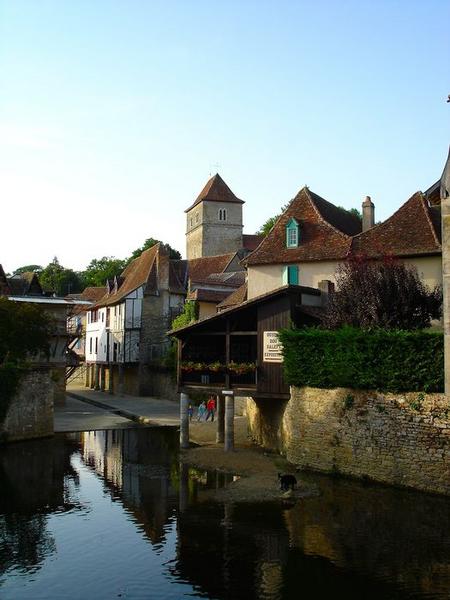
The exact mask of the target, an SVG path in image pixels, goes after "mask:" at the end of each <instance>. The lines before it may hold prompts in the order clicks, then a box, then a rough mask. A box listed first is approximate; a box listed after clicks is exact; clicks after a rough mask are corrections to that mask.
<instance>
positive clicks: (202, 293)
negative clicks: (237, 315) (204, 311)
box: [187, 288, 230, 304]
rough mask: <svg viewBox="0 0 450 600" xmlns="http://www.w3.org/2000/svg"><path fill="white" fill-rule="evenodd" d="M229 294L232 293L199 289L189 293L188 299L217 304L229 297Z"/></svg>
mask: <svg viewBox="0 0 450 600" xmlns="http://www.w3.org/2000/svg"><path fill="white" fill-rule="evenodd" d="M229 294H230V292H224V291H222V290H205V289H203V288H197V289H196V290H194V291H192V292H189V294H188V296H187V299H188V300H198V301H200V302H213V303H214V304H217V303H218V302H221V301H222V300H223V299H224V298H226V297H227V296H229Z"/></svg>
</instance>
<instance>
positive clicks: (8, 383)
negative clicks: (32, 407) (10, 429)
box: [0, 298, 50, 425]
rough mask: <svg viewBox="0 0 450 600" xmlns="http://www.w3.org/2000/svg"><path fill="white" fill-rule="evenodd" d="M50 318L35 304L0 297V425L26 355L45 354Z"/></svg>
mask: <svg viewBox="0 0 450 600" xmlns="http://www.w3.org/2000/svg"><path fill="white" fill-rule="evenodd" d="M49 326H50V320H49V318H48V317H47V316H46V315H45V314H43V312H42V311H41V310H40V309H39V308H38V307H37V306H36V305H34V304H27V303H22V302H12V301H10V300H8V299H7V298H0V425H1V423H2V422H3V419H4V418H5V416H6V414H7V412H8V407H9V403H10V401H11V398H12V397H13V396H14V392H15V391H16V389H17V386H18V384H19V381H20V376H21V373H22V369H23V367H24V366H25V360H26V358H27V357H28V356H29V355H34V354H37V353H39V352H43V353H45V354H46V353H48V349H49Z"/></svg>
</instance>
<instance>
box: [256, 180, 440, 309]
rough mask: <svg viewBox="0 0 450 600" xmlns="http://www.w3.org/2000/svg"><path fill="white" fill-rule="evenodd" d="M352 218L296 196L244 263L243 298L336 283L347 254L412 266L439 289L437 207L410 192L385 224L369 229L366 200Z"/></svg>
mask: <svg viewBox="0 0 450 600" xmlns="http://www.w3.org/2000/svg"><path fill="white" fill-rule="evenodd" d="M362 212H363V219H362V222H361V221H360V220H359V219H358V217H357V216H355V215H353V214H351V213H349V212H348V211H345V210H343V209H341V208H338V207H337V206H335V205H333V204H331V203H330V202H328V201H326V200H324V199H323V198H321V197H320V196H318V195H317V194H315V193H314V192H312V191H311V190H309V189H308V188H307V187H305V188H303V189H301V190H300V192H299V193H298V194H297V196H296V197H295V198H294V199H293V200H292V202H291V203H290V205H289V207H288V208H287V209H286V211H285V212H284V213H283V214H282V215H281V216H280V218H279V219H278V220H277V222H276V223H275V225H274V227H273V229H272V230H271V231H270V233H269V234H268V236H267V237H266V238H265V239H264V240H263V241H262V242H261V244H260V245H259V246H258V248H257V249H256V250H255V251H254V252H252V253H251V254H250V255H249V256H248V257H247V258H246V259H245V260H244V263H245V264H246V266H247V271H248V272H247V279H248V292H247V293H248V298H253V297H256V296H259V295H261V294H263V293H266V292H267V291H270V290H273V289H277V288H278V287H280V286H282V285H285V284H294V285H297V284H298V285H305V286H310V287H318V286H319V282H321V281H329V282H331V283H332V284H334V283H335V282H336V270H337V268H338V266H339V265H340V264H341V263H342V262H343V261H345V260H346V258H347V257H348V256H349V255H350V254H351V253H360V254H364V255H366V256H369V257H373V258H377V257H381V256H382V255H392V256H395V257H397V258H399V259H401V260H403V261H404V262H405V263H407V264H411V265H413V266H415V267H416V268H417V270H418V272H419V274H420V276H421V278H422V279H423V281H424V282H425V283H426V284H427V285H429V286H435V285H437V284H441V283H442V266H441V231H440V206H438V205H435V204H432V203H431V201H430V199H429V198H427V195H426V194H423V193H421V192H416V193H415V194H414V195H413V196H412V197H411V198H410V199H409V200H408V201H407V202H405V203H404V204H403V205H402V206H401V207H400V208H399V209H398V210H397V211H396V212H395V213H394V214H393V215H392V216H391V217H389V218H388V219H387V220H386V221H384V222H382V223H379V224H377V225H375V224H374V223H375V218H374V206H373V203H372V202H371V200H370V198H366V200H365V201H364V203H363V205H362Z"/></svg>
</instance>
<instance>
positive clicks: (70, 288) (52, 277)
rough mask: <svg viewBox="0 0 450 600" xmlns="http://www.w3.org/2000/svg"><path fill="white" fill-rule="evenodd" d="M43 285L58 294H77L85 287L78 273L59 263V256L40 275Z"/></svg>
mask: <svg viewBox="0 0 450 600" xmlns="http://www.w3.org/2000/svg"><path fill="white" fill-rule="evenodd" d="M39 280H40V282H41V285H42V287H43V288H44V289H45V290H46V291H48V292H54V293H55V294H56V295H57V296H65V295H67V294H76V293H77V292H81V290H82V289H83V281H82V279H81V277H80V275H79V274H78V273H75V271H72V269H66V268H65V267H63V266H62V265H60V264H59V261H58V258H57V257H56V256H55V258H54V259H53V260H52V262H51V263H49V264H48V265H47V266H46V267H45V269H43V270H42V272H41V274H40V275H39Z"/></svg>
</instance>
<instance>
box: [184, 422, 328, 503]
mask: <svg viewBox="0 0 450 600" xmlns="http://www.w3.org/2000/svg"><path fill="white" fill-rule="evenodd" d="M234 425H235V451H234V452H224V450H223V445H222V444H216V442H215V435H216V428H215V423H204V422H201V423H197V422H192V423H191V424H190V438H191V441H192V442H193V443H194V444H195V446H192V447H191V448H189V449H187V450H183V451H181V461H182V462H183V463H186V464H188V465H191V466H194V467H196V468H199V469H205V470H208V471H211V470H218V471H222V472H224V473H230V474H232V475H234V476H235V477H236V478H235V480H234V481H233V482H232V483H230V484H229V485H228V486H227V487H224V488H220V489H216V490H209V491H207V492H202V497H203V498H204V499H209V498H214V499H215V500H220V501H233V502H267V501H279V500H282V501H283V500H287V499H289V500H291V501H292V500H295V499H300V498H306V497H310V496H316V495H318V488H317V487H316V486H314V485H313V484H311V483H306V482H303V481H302V480H301V476H300V475H299V474H298V473H296V472H295V471H296V470H295V466H294V465H292V464H290V463H288V461H287V460H286V459H285V458H283V457H282V456H280V455H278V454H272V453H267V452H265V451H264V450H263V449H262V448H260V447H259V446H257V445H256V444H254V443H253V441H252V440H251V439H250V438H249V437H248V432H247V418H246V417H235V420H234ZM278 473H292V474H295V477H296V479H297V482H298V484H297V489H296V490H295V491H289V492H282V491H281V490H280V486H279V480H278Z"/></svg>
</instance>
